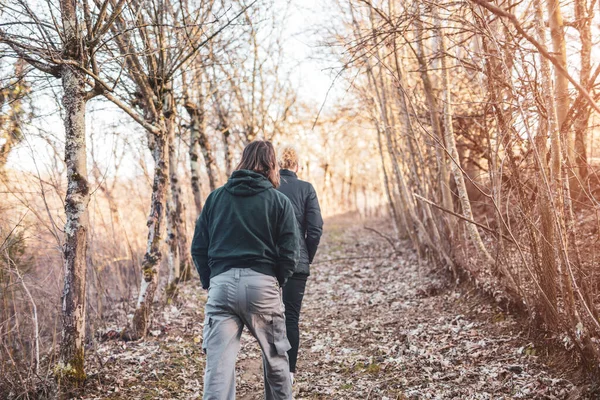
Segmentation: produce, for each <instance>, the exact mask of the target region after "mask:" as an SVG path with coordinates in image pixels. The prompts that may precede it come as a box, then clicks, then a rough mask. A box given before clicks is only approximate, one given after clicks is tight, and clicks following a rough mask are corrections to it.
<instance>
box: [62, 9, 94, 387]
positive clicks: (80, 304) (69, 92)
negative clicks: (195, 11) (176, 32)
mask: <svg viewBox="0 0 600 400" xmlns="http://www.w3.org/2000/svg"><path fill="white" fill-rule="evenodd" d="M60 6H61V11H62V19H63V28H64V50H63V52H64V56H65V58H67V59H70V60H77V62H80V60H81V58H82V57H83V55H82V54H81V36H80V34H79V29H78V26H77V24H78V21H77V8H76V4H75V2H74V1H69V0H62V1H61V3H60ZM61 72H62V73H61V75H62V85H63V89H64V94H63V99H62V103H63V106H64V108H65V117H64V126H65V163H66V166H67V194H66V198H65V215H66V223H65V244H64V263H65V264H64V265H65V270H64V273H65V276H64V286H63V294H62V337H61V345H60V362H59V368H57V370H56V372H57V377H58V378H59V379H64V380H65V381H67V382H69V383H70V384H73V385H75V386H78V385H79V384H81V383H83V381H84V380H85V378H86V376H85V371H84V342H85V313H86V304H85V295H86V292H85V285H86V250H87V227H88V218H87V206H88V203H89V199H90V188H89V183H88V175H87V159H86V156H87V154H86V137H85V107H86V92H85V76H84V74H83V73H82V72H81V70H79V69H78V68H76V67H74V66H70V65H65V66H64V67H63V68H62V71H61Z"/></svg>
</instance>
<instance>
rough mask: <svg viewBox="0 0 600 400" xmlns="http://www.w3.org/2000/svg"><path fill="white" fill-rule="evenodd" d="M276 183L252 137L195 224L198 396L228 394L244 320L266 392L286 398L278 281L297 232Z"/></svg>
mask: <svg viewBox="0 0 600 400" xmlns="http://www.w3.org/2000/svg"><path fill="white" fill-rule="evenodd" d="M278 186H279V172H278V168H277V159H276V156H275V150H274V149H273V146H272V145H271V143H270V142H266V141H255V142H252V143H250V144H249V145H248V146H247V147H246V148H245V149H244V153H243V155H242V161H241V162H240V164H239V165H238V166H237V169H236V171H234V172H233V174H232V175H231V177H230V178H229V180H228V182H227V184H226V185H225V186H223V187H221V188H219V189H216V190H215V191H214V192H212V193H211V194H210V195H209V196H208V199H207V200H206V203H205V205H204V208H203V210H202V213H201V215H200V217H199V218H198V220H197V222H196V229H195V232H194V239H193V241H192V258H193V260H194V264H195V266H196V269H197V270H198V274H199V275H200V280H201V281H202V287H203V288H205V289H208V300H207V302H206V307H205V321H204V339H203V342H202V347H203V349H204V351H205V353H206V369H205V375H204V399H205V400H208V399H210V400H213V399H219V400H220V399H235V360H236V357H237V353H238V350H239V347H240V337H241V335H242V329H243V327H244V326H247V327H248V330H249V331H250V333H252V335H253V336H254V337H255V338H256V339H257V341H258V343H259V345H260V347H261V349H262V352H263V365H264V373H265V398H266V399H285V400H287V399H291V398H292V385H291V383H292V382H291V379H290V372H289V364H288V355H287V351H288V350H289V349H290V344H289V341H288V340H287V337H286V333H285V322H284V321H285V317H284V306H283V303H282V298H281V289H280V287H281V286H283V285H285V283H286V281H287V280H288V278H289V277H290V276H291V275H292V274H293V272H294V270H295V269H296V264H297V262H298V258H299V242H300V237H299V235H298V229H297V227H296V221H295V216H294V208H293V206H292V204H291V202H290V200H289V199H288V198H287V197H286V196H284V195H283V194H282V193H280V192H278V191H277V190H275V188H276V187H278Z"/></svg>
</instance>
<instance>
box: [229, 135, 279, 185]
mask: <svg viewBox="0 0 600 400" xmlns="http://www.w3.org/2000/svg"><path fill="white" fill-rule="evenodd" d="M235 169H236V170H239V169H249V170H251V171H254V172H257V173H259V174H261V175H264V177H265V178H267V179H268V180H269V181H270V182H271V183H272V184H273V186H275V187H276V188H277V187H279V168H277V156H276V155H275V148H274V147H273V145H272V144H271V142H269V141H266V140H255V141H253V142H252V143H250V144H249V145H248V146H246V148H245V149H244V152H243V153H242V160H241V161H240V163H239V164H238V166H237V167H236V168H235Z"/></svg>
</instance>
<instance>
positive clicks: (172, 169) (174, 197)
mask: <svg viewBox="0 0 600 400" xmlns="http://www.w3.org/2000/svg"><path fill="white" fill-rule="evenodd" d="M172 122H173V121H167V132H168V134H167V135H168V143H169V145H168V148H169V155H168V157H169V183H170V185H169V187H168V188H167V193H168V195H167V240H166V242H167V249H168V253H167V254H168V255H167V266H168V269H169V276H168V278H167V287H166V295H167V299H171V298H173V297H175V296H176V294H177V284H178V283H179V278H180V275H181V271H182V270H181V268H180V267H181V256H182V254H181V253H180V251H179V239H185V236H184V237H183V238H180V237H179V226H180V224H181V222H182V221H181V211H182V210H181V202H180V201H179V194H180V193H179V192H180V188H179V185H178V178H177V162H176V159H177V152H176V150H175V140H174V139H175V137H174V136H175V132H174V125H173V123H172Z"/></svg>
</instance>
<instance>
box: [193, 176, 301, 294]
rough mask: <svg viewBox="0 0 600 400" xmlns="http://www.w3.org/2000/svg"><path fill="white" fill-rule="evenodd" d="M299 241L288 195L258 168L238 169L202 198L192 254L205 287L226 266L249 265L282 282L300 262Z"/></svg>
mask: <svg viewBox="0 0 600 400" xmlns="http://www.w3.org/2000/svg"><path fill="white" fill-rule="evenodd" d="M299 241H300V238H299V236H298V229H297V228H296V221H295V219H294V209H293V207H292V204H291V203H290V201H289V200H288V199H287V197H285V196H284V195H283V194H281V193H279V192H278V191H277V190H275V189H274V188H273V185H272V184H271V182H269V180H268V179H267V178H265V177H264V176H262V175H261V174H258V173H256V172H253V171H248V170H239V171H235V172H234V173H233V174H231V177H230V178H229V181H228V182H227V183H226V184H225V186H223V187H220V188H218V189H216V190H215V191H214V192H212V193H211V194H210V195H209V196H208V199H206V203H205V204H204V208H203V209H202V213H201V214H200V217H199V218H198V220H197V221H196V230H195V232H194V239H193V240H192V258H193V260H194V264H195V265H196V269H197V270H198V274H200V280H201V281H202V287H203V288H205V289H207V288H208V287H209V285H210V278H212V277H213V276H216V275H219V274H220V273H223V272H225V271H227V270H228V269H230V268H252V269H253V270H254V271H257V272H261V273H263V274H267V275H271V276H275V277H276V278H277V280H278V281H279V284H280V285H281V286H283V285H284V284H285V282H286V281H287V279H288V278H289V277H290V276H291V275H292V274H293V273H294V270H295V268H296V264H297V263H298V254H299Z"/></svg>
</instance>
